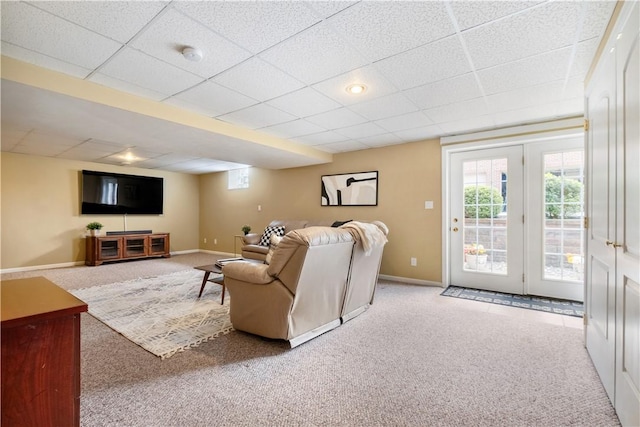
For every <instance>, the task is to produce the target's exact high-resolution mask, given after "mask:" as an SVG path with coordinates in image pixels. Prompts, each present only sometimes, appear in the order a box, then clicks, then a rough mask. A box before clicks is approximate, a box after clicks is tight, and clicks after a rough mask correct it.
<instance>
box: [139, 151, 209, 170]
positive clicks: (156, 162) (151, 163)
mask: <svg viewBox="0 0 640 427" xmlns="http://www.w3.org/2000/svg"><path fill="white" fill-rule="evenodd" d="M195 159H197V157H195V156H185V155H183V154H173V153H171V154H164V155H161V156H158V157H154V158H152V159H148V160H143V161H141V162H139V163H137V165H136V166H139V167H142V168H146V167H149V168H159V167H163V166H167V165H171V164H174V163H181V162H186V161H189V160H195Z"/></svg>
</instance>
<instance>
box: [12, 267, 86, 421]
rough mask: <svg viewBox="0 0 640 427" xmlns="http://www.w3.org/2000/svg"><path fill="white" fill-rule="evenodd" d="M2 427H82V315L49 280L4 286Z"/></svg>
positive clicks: (79, 304) (82, 307)
mask: <svg viewBox="0 0 640 427" xmlns="http://www.w3.org/2000/svg"><path fill="white" fill-rule="evenodd" d="M0 290H1V299H2V302H1V306H2V314H1V319H2V320H1V324H2V355H1V356H0V357H1V359H2V361H1V364H2V426H3V427H5V426H6V427H9V426H40V427H42V426H79V425H80V313H82V312H84V311H87V304H85V303H84V302H83V301H81V300H79V299H78V298H76V297H74V296H73V295H71V294H70V293H68V292H67V291H65V290H64V289H62V288H60V287H58V286H56V285H55V284H53V283H51V282H50V281H49V280H47V279H45V278H44V277H33V278H28V279H16V280H5V281H2V282H0Z"/></svg>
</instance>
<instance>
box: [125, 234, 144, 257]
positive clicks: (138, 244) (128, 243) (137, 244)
mask: <svg viewBox="0 0 640 427" xmlns="http://www.w3.org/2000/svg"><path fill="white" fill-rule="evenodd" d="M146 255H147V236H125V237H124V255H123V256H124V258H129V257H141V256H146Z"/></svg>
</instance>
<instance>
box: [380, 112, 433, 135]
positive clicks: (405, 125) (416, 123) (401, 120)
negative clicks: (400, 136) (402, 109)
mask: <svg viewBox="0 0 640 427" xmlns="http://www.w3.org/2000/svg"><path fill="white" fill-rule="evenodd" d="M375 124H377V125H378V126H380V127H381V128H383V129H386V130H388V131H389V132H396V131H401V130H406V129H414V128H419V127H424V126H427V125H431V124H433V122H432V121H431V119H429V118H428V117H427V116H426V115H425V114H424V113H423V112H422V111H416V112H415V113H411V114H402V115H399V116H396V117H389V118H387V119H382V120H376V121H375Z"/></svg>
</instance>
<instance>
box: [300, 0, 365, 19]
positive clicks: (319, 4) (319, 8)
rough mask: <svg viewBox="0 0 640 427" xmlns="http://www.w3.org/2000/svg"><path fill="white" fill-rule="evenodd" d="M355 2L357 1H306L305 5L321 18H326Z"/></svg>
mask: <svg viewBox="0 0 640 427" xmlns="http://www.w3.org/2000/svg"><path fill="white" fill-rule="evenodd" d="M356 3H358V2H357V1H341V0H331V1H310V2H306V4H307V6H309V7H310V8H311V9H313V10H314V11H315V12H316V13H317V14H318V15H319V16H320V17H321V18H322V19H326V18H328V17H330V16H332V15H335V14H336V13H338V12H340V11H341V10H344V9H346V8H348V7H349V6H352V5H354V4H356Z"/></svg>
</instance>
